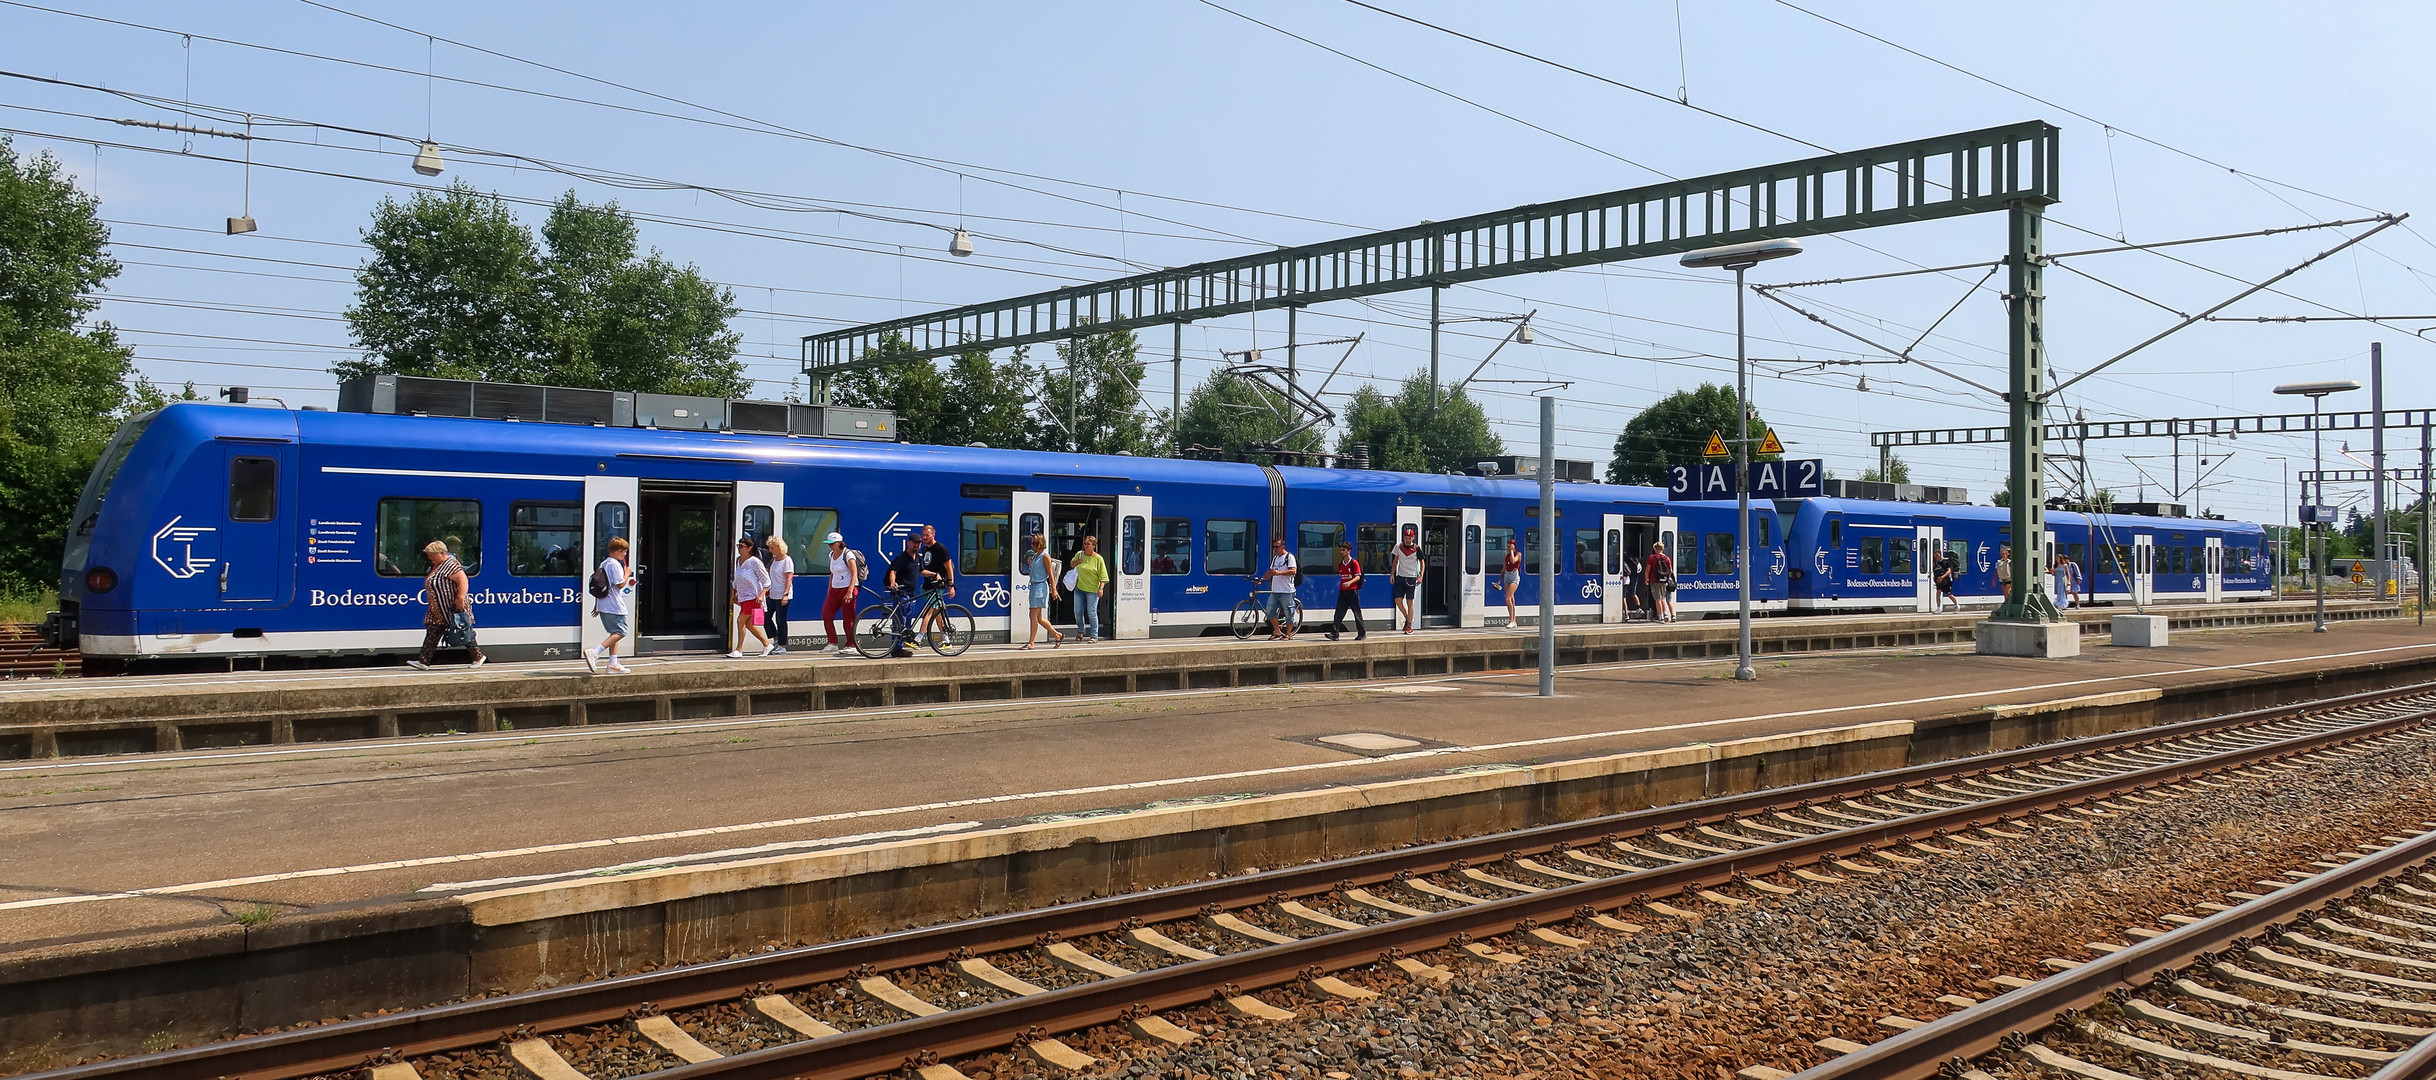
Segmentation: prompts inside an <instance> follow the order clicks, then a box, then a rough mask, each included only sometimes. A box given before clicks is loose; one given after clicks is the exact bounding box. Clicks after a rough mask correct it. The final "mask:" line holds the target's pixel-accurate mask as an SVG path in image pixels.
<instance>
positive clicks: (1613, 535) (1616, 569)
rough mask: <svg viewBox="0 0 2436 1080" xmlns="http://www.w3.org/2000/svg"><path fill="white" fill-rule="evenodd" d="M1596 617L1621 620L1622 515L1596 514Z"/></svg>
mask: <svg viewBox="0 0 2436 1080" xmlns="http://www.w3.org/2000/svg"><path fill="white" fill-rule="evenodd" d="M1599 621H1600V622H1604V623H1614V622H1623V621H1624V515H1622V514H1606V515H1603V516H1601V517H1600V518H1599Z"/></svg>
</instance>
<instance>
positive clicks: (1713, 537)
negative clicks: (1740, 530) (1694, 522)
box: [1700, 532, 1734, 574]
mask: <svg viewBox="0 0 2436 1080" xmlns="http://www.w3.org/2000/svg"><path fill="white" fill-rule="evenodd" d="M1703 555H1704V558H1703V559H1702V560H1701V563H1700V572H1701V573H1703V574H1731V573H1733V572H1734V534H1733V533H1730V532H1713V533H1710V534H1709V543H1708V547H1707V548H1706V549H1705V550H1704V551H1703Z"/></svg>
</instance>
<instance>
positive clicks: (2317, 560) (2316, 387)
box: [2275, 379, 2360, 634]
mask: <svg viewBox="0 0 2436 1080" xmlns="http://www.w3.org/2000/svg"><path fill="white" fill-rule="evenodd" d="M2359 388H2360V381H2359V380H2357V379H2329V380H2327V381H2325V382H2302V383H2285V384H2284V385H2282V386H2279V387H2276V388H2275V392H2276V393H2279V394H2283V395H2286V396H2288V397H2294V396H2297V397H2305V398H2308V399H2309V470H2310V472H2311V473H2312V474H2314V475H2315V476H2316V478H2317V491H2318V494H2317V495H2316V496H2314V497H2313V496H2311V495H2310V493H2309V491H2310V488H2309V485H2307V484H2303V485H2301V499H2302V500H2303V501H2305V502H2309V505H2310V507H2311V510H2310V512H2309V516H2310V517H2311V518H2315V517H2317V510H2316V506H2317V503H2316V502H2314V501H2311V500H2313V498H2315V499H2322V498H2325V492H2326V477H2325V475H2324V474H2325V471H2326V435H2325V429H2324V428H2322V427H2320V426H2319V424H2318V419H2319V417H2320V416H2322V415H2324V413H2325V409H2326V395H2328V394H2340V393H2343V392H2344V391H2346V390H2357V389H2359ZM2320 524H2323V523H2322V522H2317V521H2306V522H2303V525H2305V526H2306V527H2308V529H2309V539H2310V545H2309V573H2310V574H2311V576H2314V577H2316V578H2317V579H2318V587H2317V589H2316V590H2315V591H2316V592H2317V595H2318V625H2317V632H2318V633H2321V634H2323V633H2325V632H2326V540H2325V533H2324V532H2322V531H2321V530H2320V529H2318V527H2317V526H2319V525H2320Z"/></svg>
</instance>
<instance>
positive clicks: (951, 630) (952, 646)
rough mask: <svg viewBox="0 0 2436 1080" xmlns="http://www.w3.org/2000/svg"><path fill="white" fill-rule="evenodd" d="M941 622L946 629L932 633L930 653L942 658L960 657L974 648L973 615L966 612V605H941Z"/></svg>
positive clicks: (935, 630)
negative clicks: (967, 650) (965, 651)
mask: <svg viewBox="0 0 2436 1080" xmlns="http://www.w3.org/2000/svg"><path fill="white" fill-rule="evenodd" d="M939 621H940V623H942V624H943V625H944V627H945V629H934V630H932V631H931V632H930V651H932V652H935V653H938V654H939V655H941V656H959V655H962V654H963V652H964V650H966V649H969V648H972V647H973V613H972V612H970V611H966V610H965V609H964V605H962V604H944V605H941V606H940V608H939Z"/></svg>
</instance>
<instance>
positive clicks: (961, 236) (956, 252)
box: [947, 229, 973, 259]
mask: <svg viewBox="0 0 2436 1080" xmlns="http://www.w3.org/2000/svg"><path fill="white" fill-rule="evenodd" d="M947 253H948V254H950V255H953V256H955V257H957V258H959V259H969V258H972V257H973V234H971V233H969V232H966V231H964V230H962V229H958V230H956V235H955V236H953V237H950V238H949V239H948V241H947Z"/></svg>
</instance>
